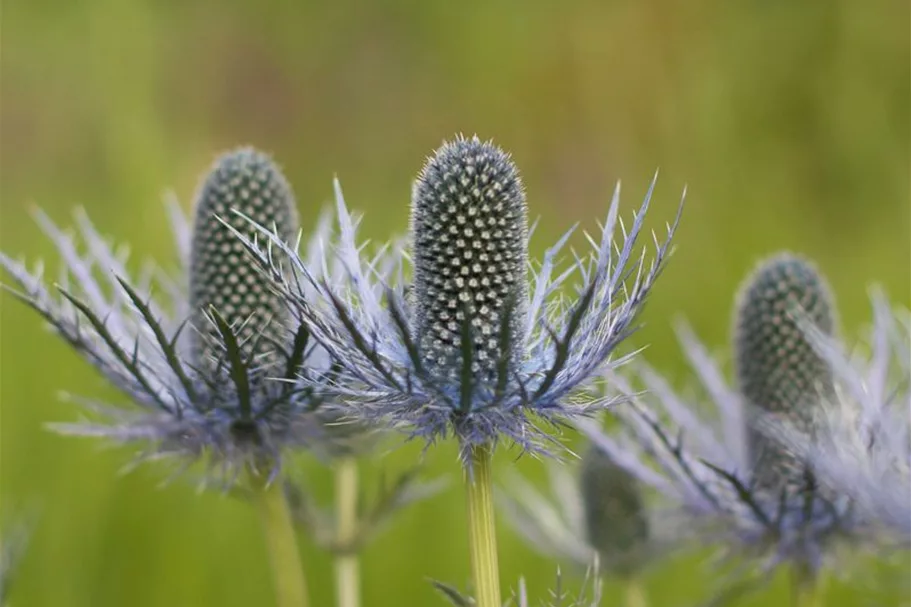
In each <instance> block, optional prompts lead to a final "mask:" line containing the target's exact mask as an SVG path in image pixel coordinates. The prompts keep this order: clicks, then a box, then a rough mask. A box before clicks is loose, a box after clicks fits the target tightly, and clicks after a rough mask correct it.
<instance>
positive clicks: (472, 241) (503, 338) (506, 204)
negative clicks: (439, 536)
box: [411, 137, 528, 607]
mask: <svg viewBox="0 0 911 607" xmlns="http://www.w3.org/2000/svg"><path fill="white" fill-rule="evenodd" d="M527 213H528V211H527V208H526V206H525V192H524V190H523V187H522V182H521V180H520V178H519V172H518V169H517V168H516V166H515V164H514V163H513V162H512V160H511V159H510V157H509V155H508V154H507V153H506V152H504V151H503V150H501V149H499V148H498V147H496V146H494V145H493V144H492V143H490V142H481V140H479V139H478V138H477V137H473V138H471V139H464V138H462V137H460V138H458V139H456V140H455V141H452V142H450V143H446V144H444V145H443V146H442V147H441V148H440V149H438V150H437V151H436V153H435V154H434V155H433V157H432V158H430V159H429V160H428V161H427V164H426V165H424V168H423V170H422V171H421V173H420V175H419V176H418V179H417V181H416V182H415V185H414V191H413V192H412V207H411V233H412V234H413V238H414V243H413V252H414V286H413V297H414V300H413V301H414V312H415V314H414V320H413V323H414V324H413V331H414V335H415V341H416V342H417V343H418V344H419V348H420V351H421V356H422V357H423V358H424V360H426V361H427V362H426V364H427V366H428V367H429V369H428V370H429V371H430V373H431V374H432V375H435V376H437V377H438V378H440V379H447V380H455V381H454V382H451V384H452V385H457V386H459V392H460V393H459V408H458V413H457V416H461V417H463V418H467V417H469V416H471V414H472V409H473V404H474V395H475V394H478V393H482V392H490V391H491V389H495V390H500V391H502V390H504V389H505V387H506V384H507V382H508V381H509V380H510V378H511V376H512V374H513V372H514V371H515V367H516V364H517V362H518V360H519V358H520V357H521V356H522V348H521V346H520V345H519V344H522V343H523V340H524V334H525V307H524V306H525V300H526V297H527V291H528V283H527V276H526V271H527V263H528V221H527V217H526V216H527ZM492 453H493V445H479V446H475V447H473V448H472V449H471V459H470V467H469V472H468V475H467V477H466V495H467V498H468V504H467V505H468V525H469V539H470V542H469V543H470V545H471V561H472V568H473V573H474V582H475V593H476V600H477V604H478V605H479V606H480V607H495V606H497V607H498V606H499V605H500V601H501V596H500V585H499V572H498V566H497V547H496V532H495V529H494V513H493V500H492V482H491V456H492Z"/></svg>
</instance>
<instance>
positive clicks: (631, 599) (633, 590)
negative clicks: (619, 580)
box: [623, 577, 648, 607]
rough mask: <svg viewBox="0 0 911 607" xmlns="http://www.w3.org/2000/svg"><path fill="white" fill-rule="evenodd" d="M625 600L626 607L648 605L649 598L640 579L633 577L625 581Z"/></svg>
mask: <svg viewBox="0 0 911 607" xmlns="http://www.w3.org/2000/svg"><path fill="white" fill-rule="evenodd" d="M623 595H624V597H623V601H624V603H623V604H624V605H625V606H626V607H648V600H647V599H646V598H645V592H644V591H643V590H642V585H641V584H639V580H637V579H636V578H634V577H631V578H629V579H627V580H625V581H624V589H623Z"/></svg>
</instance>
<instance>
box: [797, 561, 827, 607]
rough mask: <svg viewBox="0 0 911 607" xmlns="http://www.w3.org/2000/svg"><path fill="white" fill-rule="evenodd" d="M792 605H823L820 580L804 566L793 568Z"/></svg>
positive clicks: (814, 606)
mask: <svg viewBox="0 0 911 607" xmlns="http://www.w3.org/2000/svg"><path fill="white" fill-rule="evenodd" d="M793 583H794V607H823V605H824V603H823V600H822V594H823V592H822V589H823V584H822V580H821V579H819V578H818V577H816V576H814V575H813V574H812V573H810V572H809V571H807V570H805V569H804V568H801V567H798V568H795V570H794V582H793Z"/></svg>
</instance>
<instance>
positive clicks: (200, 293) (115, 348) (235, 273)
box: [0, 148, 351, 484]
mask: <svg viewBox="0 0 911 607" xmlns="http://www.w3.org/2000/svg"><path fill="white" fill-rule="evenodd" d="M195 209H196V210H195V213H196V217H195V219H194V221H193V222H192V223H190V222H189V221H188V220H187V219H186V218H185V216H184V215H183V213H182V212H181V210H180V209H179V207H178V205H177V204H176V203H175V202H172V203H171V204H170V211H171V219H172V225H173V231H174V235H175V240H176V245H177V251H178V257H179V260H180V270H179V271H178V272H177V274H176V275H175V276H169V275H168V274H167V273H164V272H162V271H161V270H160V269H159V268H158V267H157V266H154V265H149V266H147V267H146V270H145V271H144V272H143V273H142V274H141V275H139V276H137V277H131V275H130V273H129V270H128V269H127V263H126V261H127V259H126V252H125V249H118V248H116V247H115V246H113V245H111V244H110V243H109V242H108V241H106V240H105V239H104V238H103V237H102V236H101V235H100V234H99V233H98V232H97V231H96V230H95V228H94V227H93V226H92V224H91V222H90V221H89V219H88V217H87V216H86V215H85V214H84V213H83V212H82V211H77V214H76V221H77V225H78V235H79V237H80V238H81V241H77V240H76V239H75V238H74V236H73V235H72V234H70V233H68V232H65V231H63V230H61V229H59V228H58V227H57V226H56V225H55V224H53V223H52V222H51V221H50V219H48V218H47V217H46V216H45V215H44V214H43V213H41V212H39V213H38V221H39V223H40V224H41V226H42V228H43V229H44V231H45V233H46V234H47V235H48V236H49V237H50V238H51V239H52V240H53V242H54V244H55V246H56V247H57V249H58V251H59V253H60V256H61V259H62V261H63V264H64V269H63V271H62V273H61V276H60V278H59V279H58V281H57V283H56V285H55V286H54V287H48V286H47V285H46V283H45V282H44V278H43V267H42V265H41V264H38V266H37V267H36V269H35V270H34V271H29V270H28V269H27V267H26V266H25V264H24V263H22V262H18V261H15V260H13V259H12V258H10V257H8V256H6V255H3V256H2V257H0V263H2V265H3V267H4V268H5V269H6V270H7V273H8V274H9V275H10V276H11V277H12V279H13V280H14V281H15V283H16V284H17V286H18V290H17V291H14V293H15V294H16V295H17V296H18V297H19V299H21V300H22V301H24V302H25V303H26V304H27V305H29V306H30V307H32V308H33V309H34V310H35V311H37V312H38V313H39V314H40V315H41V316H42V317H44V319H45V320H46V321H47V322H48V323H49V324H50V325H51V327H52V328H53V329H54V330H55V331H56V332H57V333H58V334H59V335H60V336H61V337H62V338H63V339H64V340H66V341H67V343H69V344H70V345H71V346H72V347H73V348H74V349H75V350H76V351H77V352H78V353H79V354H80V355H81V356H82V357H83V358H85V359H86V360H87V361H89V362H90V363H91V364H92V365H93V366H94V367H95V368H96V369H97V370H98V371H99V372H100V373H101V374H102V375H103V376H104V377H105V378H106V379H107V380H108V381H110V382H111V384H113V385H114V386H115V387H116V388H118V389H119V390H120V391H121V392H123V393H124V394H125V395H126V396H127V397H128V398H129V399H130V401H131V402H132V403H133V404H135V405H137V406H138V409H128V408H122V407H117V406H112V405H109V404H107V403H100V402H97V401H95V400H93V399H83V398H77V399H76V400H77V401H78V402H79V403H81V404H82V405H83V406H84V407H85V408H86V409H87V410H88V411H89V412H90V413H91V414H92V415H93V417H97V418H98V421H83V422H78V423H65V424H55V425H54V428H55V429H56V430H57V431H59V432H63V433H66V434H74V435H80V436H97V437H103V438H107V439H111V440H113V441H115V442H120V443H139V444H143V445H144V446H145V448H144V449H143V450H142V451H141V452H140V454H139V455H138V457H137V462H139V461H145V460H149V459H162V458H166V457H170V456H179V460H180V462H181V464H182V465H181V467H180V469H183V468H184V467H185V466H187V465H189V464H190V463H192V462H193V461H195V460H196V459H198V458H200V457H203V456H205V459H206V460H207V462H208V465H209V467H210V471H211V472H217V473H218V476H219V477H221V478H222V480H224V481H226V482H228V483H229V484H230V483H231V482H232V481H233V480H234V479H235V477H236V476H237V474H238V473H239V472H241V471H242V470H243V468H244V467H245V466H250V467H252V468H254V469H258V470H259V473H261V474H264V475H266V476H270V477H271V476H274V475H275V474H276V473H277V471H278V469H279V467H280V465H281V458H282V454H283V452H284V451H285V450H286V449H308V450H317V451H319V450H321V449H322V450H326V449H328V450H330V451H331V450H333V449H338V448H339V447H340V443H341V439H342V438H351V436H347V437H344V436H340V435H345V434H348V435H350V434H351V433H345V432H341V433H340V432H339V431H336V430H334V429H333V428H332V427H331V424H329V423H327V420H326V418H324V417H322V414H321V413H320V411H318V410H319V409H320V404H321V403H322V400H323V396H322V395H321V394H320V393H319V389H318V387H319V385H320V382H321V381H324V379H325V378H326V377H327V376H328V375H329V374H331V372H332V368H331V367H332V366H331V362H330V360H329V358H328V357H327V356H326V353H325V352H324V351H323V350H322V349H320V348H319V347H318V346H317V345H316V344H315V343H314V342H313V340H312V339H311V338H310V335H309V333H308V332H307V331H306V330H305V329H303V328H300V327H295V326H293V325H292V323H291V322H290V318H289V314H288V313H287V312H286V310H285V308H284V306H283V305H282V302H281V300H280V299H279V298H278V297H277V296H276V295H275V294H274V293H273V292H272V291H271V290H270V288H269V286H268V283H267V282H266V281H265V280H264V279H263V278H262V276H261V275H260V274H259V273H258V272H257V270H256V267H255V266H254V264H252V263H251V262H250V261H249V259H247V257H246V251H245V249H244V247H243V245H242V244H241V243H239V242H236V241H235V240H234V239H233V234H232V232H231V231H230V230H229V229H228V228H227V227H226V226H225V224H223V223H222V221H224V222H226V223H228V224H230V225H233V226H234V227H235V229H238V230H245V229H247V227H246V225H247V224H246V222H244V221H242V220H241V219H240V218H239V217H238V216H237V215H234V214H233V213H231V211H232V210H233V209H238V210H241V211H243V212H245V213H247V214H248V215H249V216H251V217H254V218H256V219H257V220H259V221H260V222H262V223H263V224H264V225H270V226H272V227H273V229H275V230H277V231H278V233H280V234H281V235H282V236H283V238H285V239H286V240H288V241H292V242H293V243H294V246H299V245H300V234H299V233H298V232H299V228H298V224H297V211H296V208H295V201H294V197H293V195H292V192H291V188H290V186H289V185H288V183H287V182H286V181H285V178H284V176H283V175H282V174H281V172H280V171H279V169H278V168H277V166H276V165H275V164H274V162H273V161H272V160H271V159H270V158H269V157H268V156H266V155H265V154H263V153H261V152H259V151H257V150H254V149H252V148H239V149H237V150H233V151H231V152H228V153H225V154H223V155H221V156H220V157H219V158H218V159H217V160H216V162H215V164H214V166H213V167H212V170H211V171H210V172H209V173H208V174H207V175H206V176H205V179H204V181H203V183H202V185H201V187H200V190H199V193H198V195H197V201H196V205H195ZM327 219H328V218H324V220H323V221H321V222H320V223H319V224H318V226H317V229H316V230H315V232H314V233H313V234H312V236H311V246H309V248H308V249H307V251H306V252H305V253H304V259H306V263H308V264H312V265H314V266H320V267H324V268H325V267H326V266H325V261H326V260H325V259H323V258H322V251H323V246H324V241H326V240H329V239H331V237H332V235H331V227H330V223H329V221H328V220H327ZM336 269H337V268H336ZM153 292H154V294H153ZM301 375H303V376H305V377H307V378H309V379H310V383H309V384H308V387H307V388H306V389H303V390H301V389H298V387H297V385H296V383H295V379H296V378H297V377H298V376H301Z"/></svg>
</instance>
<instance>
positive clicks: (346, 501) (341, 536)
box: [335, 457, 361, 607]
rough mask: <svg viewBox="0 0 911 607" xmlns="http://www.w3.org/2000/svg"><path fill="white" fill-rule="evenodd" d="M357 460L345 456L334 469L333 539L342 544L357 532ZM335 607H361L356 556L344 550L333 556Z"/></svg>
mask: <svg viewBox="0 0 911 607" xmlns="http://www.w3.org/2000/svg"><path fill="white" fill-rule="evenodd" d="M357 496H358V491H357V460H356V459H355V458H353V457H344V458H342V459H341V460H339V462H338V463H337V464H336V467H335V514H336V524H337V528H336V539H337V540H338V543H339V544H340V545H343V546H344V545H345V544H347V543H349V542H351V541H352V540H353V539H354V535H355V534H356V533H357V524H358V522H357ZM335 589H336V600H337V604H338V607H360V604H361V571H360V563H358V558H357V555H356V554H354V553H351V552H347V551H345V552H344V553H343V554H339V555H337V556H336V557H335Z"/></svg>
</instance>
